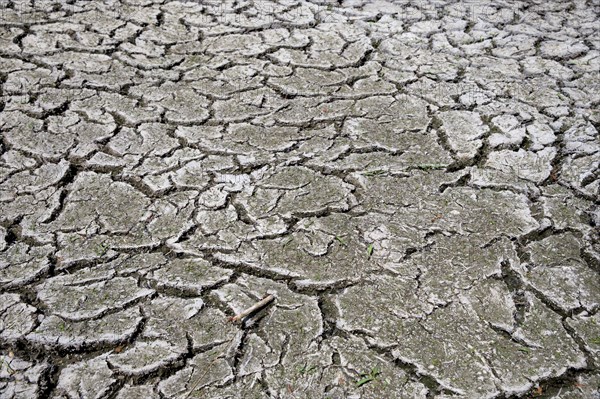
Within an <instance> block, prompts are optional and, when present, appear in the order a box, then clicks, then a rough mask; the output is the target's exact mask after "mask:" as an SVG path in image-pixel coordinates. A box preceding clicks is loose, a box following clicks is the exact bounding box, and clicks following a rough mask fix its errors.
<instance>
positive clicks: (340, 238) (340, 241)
mask: <svg viewBox="0 0 600 399" xmlns="http://www.w3.org/2000/svg"><path fill="white" fill-rule="evenodd" d="M335 239H336V240H337V241H338V242H339V243H340V244H341V245H343V246H346V241H344V240H343V239H342V236H335Z"/></svg>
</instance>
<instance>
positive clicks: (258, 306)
mask: <svg viewBox="0 0 600 399" xmlns="http://www.w3.org/2000/svg"><path fill="white" fill-rule="evenodd" d="M274 300H275V297H274V296H273V295H268V296H266V297H264V298H263V299H261V300H260V301H258V302H256V303H255V304H254V305H252V306H250V307H249V308H248V309H246V310H244V311H242V312H241V313H239V314H236V315H235V316H232V317H230V318H229V319H228V320H229V321H230V322H232V323H235V322H237V321H240V320H242V319H243V318H244V317H246V316H248V315H250V314H252V313H254V312H256V311H257V310H259V309H261V308H264V307H265V306H267V305H268V304H270V303H271V302H273V301H274Z"/></svg>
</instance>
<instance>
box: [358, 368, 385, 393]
mask: <svg viewBox="0 0 600 399" xmlns="http://www.w3.org/2000/svg"><path fill="white" fill-rule="evenodd" d="M380 375H381V370H380V369H379V367H373V368H372V369H371V371H370V372H369V373H368V374H367V373H364V374H361V375H360V379H359V380H358V381H356V383H355V384H356V387H357V388H360V387H362V386H363V385H365V384H367V383H369V382H371V381H375V380H377V378H378V377H379V376H380Z"/></svg>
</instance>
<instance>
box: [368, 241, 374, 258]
mask: <svg viewBox="0 0 600 399" xmlns="http://www.w3.org/2000/svg"><path fill="white" fill-rule="evenodd" d="M371 255H373V244H369V246H368V247H367V257H368V258H369V259H370V258H371Z"/></svg>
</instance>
